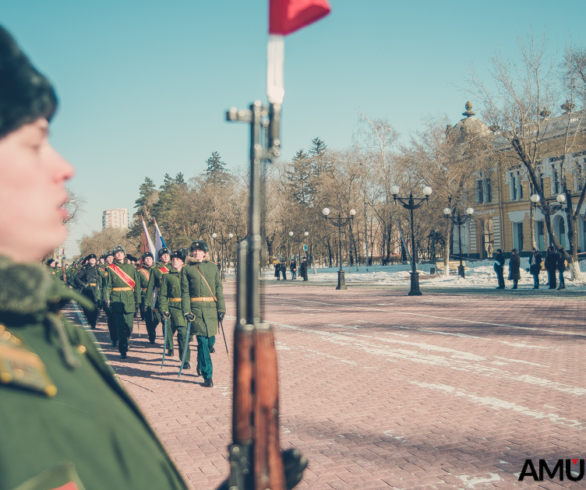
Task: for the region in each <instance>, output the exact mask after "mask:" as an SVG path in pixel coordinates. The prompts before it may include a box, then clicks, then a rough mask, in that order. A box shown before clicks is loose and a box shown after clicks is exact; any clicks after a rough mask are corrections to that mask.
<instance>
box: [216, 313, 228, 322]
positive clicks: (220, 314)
mask: <svg viewBox="0 0 586 490" xmlns="http://www.w3.org/2000/svg"><path fill="white" fill-rule="evenodd" d="M225 316H226V313H224V312H223V311H218V321H219V322H221V321H222V320H223V319H224V317H225Z"/></svg>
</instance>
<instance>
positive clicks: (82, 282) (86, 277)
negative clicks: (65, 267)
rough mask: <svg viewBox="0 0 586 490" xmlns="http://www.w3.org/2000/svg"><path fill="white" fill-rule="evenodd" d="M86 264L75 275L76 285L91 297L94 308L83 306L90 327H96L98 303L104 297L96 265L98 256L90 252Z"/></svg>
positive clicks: (86, 295) (85, 294)
mask: <svg viewBox="0 0 586 490" xmlns="http://www.w3.org/2000/svg"><path fill="white" fill-rule="evenodd" d="M85 262H86V265H85V266H84V267H83V269H81V270H80V271H79V272H78V273H77V275H76V276H75V287H76V288H77V289H78V290H79V292H80V293H81V294H83V295H84V296H85V297H86V298H87V299H89V300H90V301H91V302H92V304H93V305H94V307H93V308H85V307H83V306H82V308H83V313H84V315H85V317H86V318H87V322H88V323H89V325H90V328H92V329H94V328H96V322H97V321H98V306H97V305H98V304H99V303H100V299H101V298H102V292H101V290H100V286H101V285H100V271H99V268H98V266H97V265H96V256H95V255H94V254H90V255H88V256H87V257H86V258H85Z"/></svg>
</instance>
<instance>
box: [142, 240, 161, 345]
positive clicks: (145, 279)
mask: <svg viewBox="0 0 586 490" xmlns="http://www.w3.org/2000/svg"><path fill="white" fill-rule="evenodd" d="M154 263H155V261H154V258H153V254H152V253H150V252H146V253H144V254H143V256H142V266H141V267H140V269H138V277H139V278H140V292H141V304H140V315H141V316H142V319H143V320H144V322H145V324H146V329H147V333H148V336H149V342H150V343H151V344H154V343H155V339H156V338H157V331H156V328H157V324H156V322H155V316H154V315H155V314H154V312H153V307H152V298H151V301H150V302H148V301H147V291H148V285H149V281H150V279H151V275H152V274H153V269H154V267H153V265H154Z"/></svg>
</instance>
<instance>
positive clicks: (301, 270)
mask: <svg viewBox="0 0 586 490" xmlns="http://www.w3.org/2000/svg"><path fill="white" fill-rule="evenodd" d="M308 265H309V264H308V263H307V258H306V257H303V260H302V261H301V265H300V266H299V274H300V275H301V277H302V278H303V280H304V281H307V267H308Z"/></svg>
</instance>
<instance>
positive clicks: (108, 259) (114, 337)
mask: <svg viewBox="0 0 586 490" xmlns="http://www.w3.org/2000/svg"><path fill="white" fill-rule="evenodd" d="M104 260H105V266H104V270H103V271H102V275H101V276H102V307H103V308H104V313H106V321H107V324H108V332H109V333H110V340H111V341H112V345H113V346H114V347H116V346H117V345H118V330H117V329H116V319H115V318H114V312H113V311H112V308H111V306H110V304H109V303H107V302H106V287H107V286H108V276H109V275H110V274H109V273H108V266H109V265H110V264H112V263H113V262H114V252H113V251H112V250H108V251H107V252H106V253H105V254H104Z"/></svg>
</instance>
